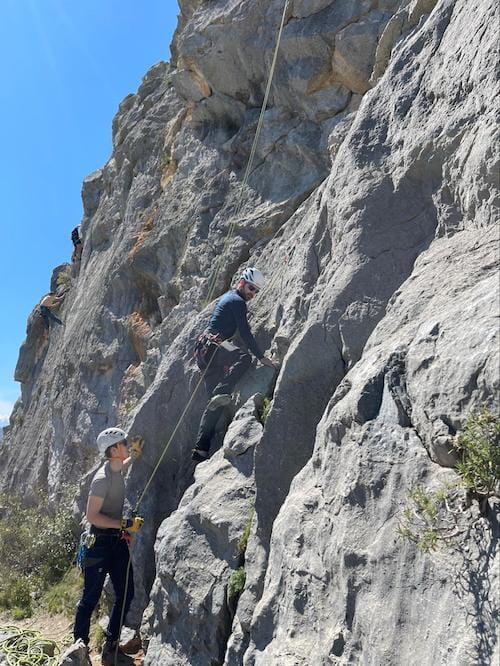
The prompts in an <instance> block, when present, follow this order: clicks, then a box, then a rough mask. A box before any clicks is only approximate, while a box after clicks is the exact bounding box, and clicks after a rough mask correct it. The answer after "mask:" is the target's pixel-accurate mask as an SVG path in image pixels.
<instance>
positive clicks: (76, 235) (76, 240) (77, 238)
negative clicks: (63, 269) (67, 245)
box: [71, 225, 83, 261]
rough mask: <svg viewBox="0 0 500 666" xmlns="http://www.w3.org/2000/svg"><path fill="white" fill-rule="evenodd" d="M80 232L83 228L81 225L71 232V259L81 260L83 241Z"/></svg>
mask: <svg viewBox="0 0 500 666" xmlns="http://www.w3.org/2000/svg"><path fill="white" fill-rule="evenodd" d="M80 234H81V228H80V225H78V226H77V227H75V228H74V229H73V231H72V232H71V241H72V243H73V254H72V255H71V261H80V259H81V257H82V250H83V243H82V238H81V235H80Z"/></svg>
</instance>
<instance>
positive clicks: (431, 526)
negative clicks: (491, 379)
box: [397, 406, 500, 552]
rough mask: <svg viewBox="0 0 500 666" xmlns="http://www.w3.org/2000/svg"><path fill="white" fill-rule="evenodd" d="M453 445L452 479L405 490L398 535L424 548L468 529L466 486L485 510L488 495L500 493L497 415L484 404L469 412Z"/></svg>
mask: <svg viewBox="0 0 500 666" xmlns="http://www.w3.org/2000/svg"><path fill="white" fill-rule="evenodd" d="M453 447H454V449H455V450H456V452H457V453H458V456H459V462H458V463H457V466H456V472H457V478H456V481H455V482H454V483H448V484H445V485H443V486H441V487H440V488H439V489H438V490H437V491H435V492H431V491H429V490H426V489H425V488H424V487H423V486H420V485H418V486H415V487H414V488H412V490H411V491H410V492H409V493H408V500H409V505H408V506H407V507H406V508H405V509H404V511H403V514H402V517H401V518H400V520H399V524H398V527H397V532H398V535H399V536H400V537H401V538H403V539H406V540H408V541H413V542H414V543H416V544H417V546H418V548H419V549H420V550H422V551H424V552H429V551H433V550H436V549H437V548H438V546H439V545H446V546H453V545H457V543H458V539H459V538H462V540H463V538H464V536H465V535H466V534H467V532H468V529H469V527H470V523H471V514H470V512H469V515H467V514H466V513H465V509H467V508H468V507H469V506H470V497H469V499H468V502H465V503H464V502H463V490H464V488H466V489H467V491H469V493H470V494H471V495H472V497H474V498H475V499H477V500H478V501H479V508H480V511H481V513H483V514H484V513H486V508H487V502H488V498H490V497H493V496H497V497H498V496H499V489H500V487H499V486H500V419H499V417H498V416H496V415H495V414H493V413H492V412H491V411H489V410H488V409H487V408H486V407H485V406H483V407H482V408H481V409H480V410H479V411H477V412H472V413H471V414H470V415H469V416H468V418H467V420H466V422H465V426H464V430H463V432H461V433H459V434H458V435H457V436H456V437H455V438H454V440H453ZM461 499H462V502H461ZM460 503H461V504H462V506H459V505H460Z"/></svg>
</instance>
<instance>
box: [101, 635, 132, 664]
mask: <svg viewBox="0 0 500 666" xmlns="http://www.w3.org/2000/svg"><path fill="white" fill-rule="evenodd" d="M115 656H116V659H115ZM133 663H134V660H133V659H132V657H129V656H128V655H127V654H124V653H123V652H122V651H121V649H120V648H118V652H117V651H116V641H106V642H105V643H104V647H103V648H102V653H101V664H102V666H133Z"/></svg>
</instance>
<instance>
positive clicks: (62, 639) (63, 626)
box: [0, 613, 144, 666]
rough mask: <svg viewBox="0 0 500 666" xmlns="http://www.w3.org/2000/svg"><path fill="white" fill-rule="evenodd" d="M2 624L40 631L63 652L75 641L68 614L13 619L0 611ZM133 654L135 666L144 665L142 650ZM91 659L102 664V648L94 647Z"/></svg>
mask: <svg viewBox="0 0 500 666" xmlns="http://www.w3.org/2000/svg"><path fill="white" fill-rule="evenodd" d="M0 626H14V627H18V628H20V629H30V630H31V631H39V632H40V633H41V634H42V635H43V636H44V637H45V638H49V639H50V640H53V641H55V642H56V643H57V644H58V645H59V649H60V650H61V653H63V652H64V650H66V648H68V647H69V646H70V645H71V644H72V643H73V635H72V629H73V620H72V619H71V620H69V619H68V617H67V616H66V615H48V614H47V613H41V614H39V615H36V616H35V617H28V618H25V619H24V620H13V619H12V618H11V617H10V616H9V615H8V614H6V613H0ZM131 656H132V658H133V660H134V662H133V663H134V666H142V662H143V659H144V653H143V652H142V650H139V651H138V652H136V653H135V654H133V655H131ZM90 659H91V661H92V665H93V666H101V657H100V650H95V649H93V650H92V651H91V654H90ZM131 666H132V665H131Z"/></svg>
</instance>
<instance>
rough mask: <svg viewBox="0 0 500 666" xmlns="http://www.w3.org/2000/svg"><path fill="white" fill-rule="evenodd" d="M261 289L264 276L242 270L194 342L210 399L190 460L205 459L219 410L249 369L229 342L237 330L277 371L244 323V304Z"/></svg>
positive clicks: (242, 353) (243, 354)
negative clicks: (235, 285) (231, 288)
mask: <svg viewBox="0 0 500 666" xmlns="http://www.w3.org/2000/svg"><path fill="white" fill-rule="evenodd" d="M263 286H264V276H263V275H262V273H261V272H260V271H259V270H257V269H256V268H245V270H244V271H243V273H242V274H241V277H240V279H239V282H238V286H237V287H236V289H233V290H231V291H228V292H227V293H226V294H224V296H221V298H219V300H218V301H217V305H216V306H215V309H214V311H213V313H212V317H211V319H210V322H209V324H208V328H207V329H206V330H205V331H203V333H202V334H201V335H200V337H199V338H198V340H197V342H196V346H195V358H196V363H197V365H198V367H199V368H200V370H202V371H203V372H204V375H203V380H204V383H205V389H206V392H207V395H208V398H209V401H208V404H207V406H206V407H205V411H204V412H203V415H202V417H201V422H200V427H199V430H198V436H197V439H196V444H195V448H194V449H193V455H192V458H193V460H196V461H197V462H200V461H202V460H206V459H207V458H208V451H209V449H210V442H211V439H212V436H213V434H214V432H215V427H216V425H217V421H218V420H219V417H220V416H221V413H222V410H223V408H224V407H225V406H227V405H228V404H229V403H230V402H231V393H232V391H233V390H234V387H235V386H236V383H237V382H238V381H239V380H240V379H241V377H243V375H244V374H245V372H246V371H247V370H248V368H249V367H250V364H251V362H252V358H251V356H250V354H248V353H247V352H246V351H243V349H240V348H239V347H237V346H236V345H235V344H233V343H232V342H230V338H231V337H232V336H233V335H234V334H235V333H236V331H237V330H238V332H239V334H240V336H241V338H242V339H243V341H244V342H245V344H246V345H247V347H248V348H249V350H250V351H251V352H252V354H253V355H254V356H255V357H256V358H257V359H258V360H259V361H260V362H261V363H262V364H263V365H267V366H268V367H270V368H274V369H277V368H278V365H277V364H276V363H275V362H274V361H272V360H271V359H269V358H266V357H265V356H264V354H263V353H262V352H261V350H260V349H259V347H258V345H257V343H256V341H255V338H254V337H253V335H252V332H251V330H250V327H249V325H248V321H247V302H248V301H251V300H252V299H253V298H254V296H256V294H258V293H259V290H260V289H261V288H262V287H263Z"/></svg>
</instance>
